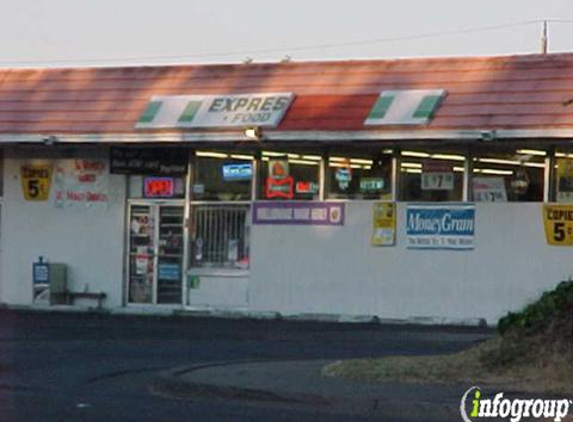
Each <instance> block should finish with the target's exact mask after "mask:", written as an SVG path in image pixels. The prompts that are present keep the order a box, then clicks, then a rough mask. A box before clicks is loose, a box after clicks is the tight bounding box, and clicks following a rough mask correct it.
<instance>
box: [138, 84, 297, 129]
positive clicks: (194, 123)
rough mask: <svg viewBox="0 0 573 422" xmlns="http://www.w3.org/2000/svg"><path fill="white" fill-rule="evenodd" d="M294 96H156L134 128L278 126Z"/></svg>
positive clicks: (290, 94) (289, 93)
mask: <svg viewBox="0 0 573 422" xmlns="http://www.w3.org/2000/svg"><path fill="white" fill-rule="evenodd" d="M293 98H294V94H293V93H292V92H275V93H256V94H236V95H167V96H154V97H152V98H151V100H150V102H149V103H148V104H147V108H146V109H145V110H143V113H142V114H141V115H140V117H139V120H138V122H137V123H136V125H135V128H136V129H150V128H153V129H158V128H193V129H197V128H227V127H242V128H244V127H246V126H261V127H277V126H278V125H279V123H280V122H281V120H282V118H283V116H284V114H285V113H286V111H287V109H288V108H289V106H290V104H291V103H292V100H293Z"/></svg>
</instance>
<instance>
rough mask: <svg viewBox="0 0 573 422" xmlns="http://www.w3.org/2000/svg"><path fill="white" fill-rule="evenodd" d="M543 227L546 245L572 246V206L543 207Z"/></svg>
mask: <svg viewBox="0 0 573 422" xmlns="http://www.w3.org/2000/svg"><path fill="white" fill-rule="evenodd" d="M543 225H544V226H545V237H546V238H547V243H548V244H550V245H556V246H573V206H569V205H544V206H543Z"/></svg>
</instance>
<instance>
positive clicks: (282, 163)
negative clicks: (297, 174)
mask: <svg viewBox="0 0 573 422" xmlns="http://www.w3.org/2000/svg"><path fill="white" fill-rule="evenodd" d="M288 175H289V166H288V160H269V177H270V178H272V179H284V178H285V177H288Z"/></svg>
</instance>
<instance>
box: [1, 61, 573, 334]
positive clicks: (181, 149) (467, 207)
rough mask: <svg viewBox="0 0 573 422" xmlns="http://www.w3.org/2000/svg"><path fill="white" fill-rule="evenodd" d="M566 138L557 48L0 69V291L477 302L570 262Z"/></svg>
mask: <svg viewBox="0 0 573 422" xmlns="http://www.w3.org/2000/svg"><path fill="white" fill-rule="evenodd" d="M572 139H573V54H547V55H529V56H508V57H485V58H436V59H412V60H391V61H390V60H389V61H382V60H380V61H378V60H376V61H341V62H307V63H304V62H301V63H272V64H271V63H267V64H252V63H251V64H237V65H193V66H161V67H159V66H157V67H152V66H149V67H124V68H90V69H31V70H24V69H21V70H16V69H4V70H0V143H1V146H2V157H3V158H2V184H1V192H2V197H1V202H0V207H1V208H0V211H1V221H0V301H1V302H3V303H6V304H8V305H24V306H44V305H42V302H41V300H39V299H40V298H39V296H37V292H36V291H35V288H34V283H33V282H34V278H35V276H36V275H37V274H33V271H32V266H33V264H34V263H38V262H39V260H40V257H42V260H44V261H47V262H50V263H63V264H65V266H66V268H67V289H68V290H69V291H70V292H76V293H78V292H79V293H105V295H106V298H105V301H104V302H103V305H104V307H106V308H109V309H122V308H129V309H151V310H153V309H156V310H164V309H177V310H179V309H189V310H204V309H217V310H228V311H247V312H253V313H268V312H270V313H279V314H282V315H300V314H306V315H309V316H312V315H315V316H317V315H324V314H336V315H345V316H361V315H365V316H376V317H378V318H382V319H409V320H412V319H415V320H420V321H423V320H429V321H433V322H436V321H438V322H439V321H449V322H455V321H464V320H470V319H478V318H484V319H486V320H487V321H488V322H490V323H494V322H495V321H496V318H498V317H499V316H501V315H502V314H504V313H505V312H507V311H509V310H512V309H516V308H519V307H521V306H523V305H524V304H526V303H527V302H528V301H529V300H531V299H534V298H535V297H536V296H537V295H539V293H540V292H542V291H544V290H546V289H549V288H552V287H553V286H554V285H556V284H557V283H558V282H559V281H561V280H563V279H567V278H569V277H570V276H571V275H573V266H572V265H571V259H570V258H571V253H572V249H571V248H570V245H571V244H573V225H571V224H572V223H571V222H570V220H571V219H570V218H569V217H573V212H572V211H573V204H571V202H573V146H572V144H571V140H572ZM36 281H38V280H36ZM40 281H41V280H40ZM76 299H77V300H75V301H74V306H93V305H94V303H93V300H92V299H91V298H90V297H89V295H87V296H85V297H82V296H78V297H77V298H76Z"/></svg>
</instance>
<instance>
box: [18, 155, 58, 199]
mask: <svg viewBox="0 0 573 422" xmlns="http://www.w3.org/2000/svg"><path fill="white" fill-rule="evenodd" d="M20 179H21V180H22V193H23V194H24V199H26V201H46V200H47V199H48V198H49V196H50V185H51V183H52V166H51V165H49V164H45V165H24V166H22V167H20Z"/></svg>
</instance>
